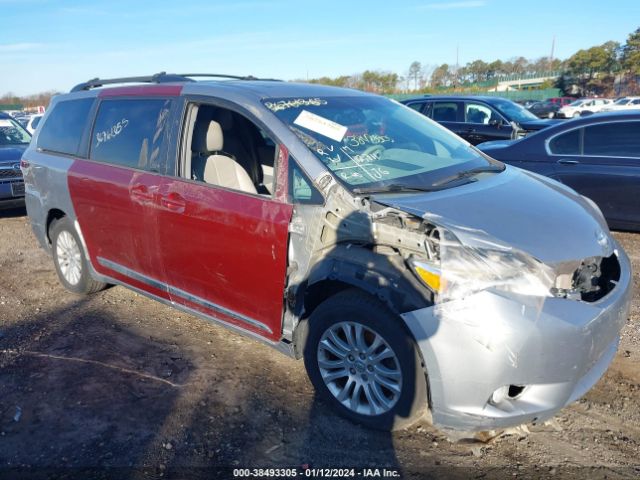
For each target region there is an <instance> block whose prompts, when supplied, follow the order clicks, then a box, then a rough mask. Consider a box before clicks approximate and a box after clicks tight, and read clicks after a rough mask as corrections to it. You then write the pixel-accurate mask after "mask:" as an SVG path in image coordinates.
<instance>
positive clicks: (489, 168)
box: [433, 165, 505, 187]
mask: <svg viewBox="0 0 640 480" xmlns="http://www.w3.org/2000/svg"><path fill="white" fill-rule="evenodd" d="M504 169H505V167H504V166H497V165H487V166H484V167H478V168H472V169H471V170H463V171H462V172H458V173H456V174H455V175H451V176H450V177H445V178H443V179H442V180H438V181H437V182H435V183H434V184H433V186H434V187H439V186H441V185H446V184H447V183H451V182H453V181H455V180H460V179H461V178H469V177H472V176H474V175H477V174H479V173H485V172H487V173H488V172H494V173H499V172H502V171H503V170H504Z"/></svg>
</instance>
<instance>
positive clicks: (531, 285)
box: [411, 232, 555, 302]
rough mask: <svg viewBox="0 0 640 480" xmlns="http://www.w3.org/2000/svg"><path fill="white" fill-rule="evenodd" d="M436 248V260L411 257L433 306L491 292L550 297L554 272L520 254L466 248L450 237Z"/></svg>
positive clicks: (483, 248) (446, 235) (449, 235)
mask: <svg viewBox="0 0 640 480" xmlns="http://www.w3.org/2000/svg"><path fill="white" fill-rule="evenodd" d="M441 237H442V238H446V239H447V240H444V241H441V242H440V245H439V258H432V259H429V260H427V259H422V258H419V257H413V258H412V259H411V266H412V267H413V270H414V272H415V273H416V275H417V276H418V278H419V279H420V280H421V281H422V283H424V284H425V285H426V286H427V287H428V288H429V289H430V290H431V291H433V292H434V293H435V294H436V301H437V302H446V301H448V300H456V299H460V298H464V297H466V296H468V295H471V294H473V293H476V292H479V291H482V290H486V289H488V288H494V289H498V290H502V291H506V292H512V293H517V294H521V295H532V296H552V293H551V288H552V287H553V286H554V283H555V272H554V271H553V270H552V269H551V268H549V267H548V266H546V265H545V264H543V263H541V262H539V261H538V260H536V259H534V258H533V257H531V256H529V255H527V254H526V253H524V252H520V251H517V250H513V249H512V250H503V249H495V248H491V247H486V248H485V247H477V246H476V247H470V246H467V245H463V244H461V243H460V242H459V241H458V240H457V239H455V237H453V235H451V234H450V233H448V232H447V233H446V234H444V235H442V236H441Z"/></svg>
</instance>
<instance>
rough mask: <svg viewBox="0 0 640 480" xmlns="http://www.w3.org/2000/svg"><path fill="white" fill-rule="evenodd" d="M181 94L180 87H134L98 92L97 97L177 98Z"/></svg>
mask: <svg viewBox="0 0 640 480" xmlns="http://www.w3.org/2000/svg"><path fill="white" fill-rule="evenodd" d="M181 92H182V85H136V86H128V87H115V88H109V89H105V90H100V93H99V94H98V96H99V97H123V96H130V95H133V96H156V95H158V96H163V97H166V96H171V97H177V96H178V95H180V93H181Z"/></svg>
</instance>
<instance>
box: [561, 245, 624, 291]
mask: <svg viewBox="0 0 640 480" xmlns="http://www.w3.org/2000/svg"><path fill="white" fill-rule="evenodd" d="M592 270H593V267H592V266H590V265H584V264H583V265H582V266H581V267H580V268H579V269H578V270H576V271H575V273H574V274H573V281H574V285H575V286H576V287H578V286H583V287H584V286H588V287H589V288H582V289H581V293H580V297H581V299H582V300H583V301H585V302H596V301H598V300H600V299H601V298H603V297H605V296H606V295H607V294H608V293H609V292H611V290H613V289H614V288H615V286H616V285H617V283H618V281H619V280H620V262H619V261H618V257H617V256H616V255H615V254H613V255H611V256H609V257H606V258H603V259H602V260H601V261H600V265H599V266H598V268H597V270H596V271H595V272H594V273H596V272H597V273H596V274H595V275H593V274H591V273H590V271H592Z"/></svg>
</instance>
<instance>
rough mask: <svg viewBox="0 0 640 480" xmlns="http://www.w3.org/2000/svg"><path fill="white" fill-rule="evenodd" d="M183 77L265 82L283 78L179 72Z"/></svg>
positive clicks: (277, 80)
mask: <svg viewBox="0 0 640 480" xmlns="http://www.w3.org/2000/svg"><path fill="white" fill-rule="evenodd" d="M178 75H179V76H181V77H187V78H191V77H208V78H231V79H233V80H260V81H264V82H281V81H282V80H280V79H277V78H258V77H254V76H253V75H246V76H238V75H223V74H219V73H179V74H178Z"/></svg>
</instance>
